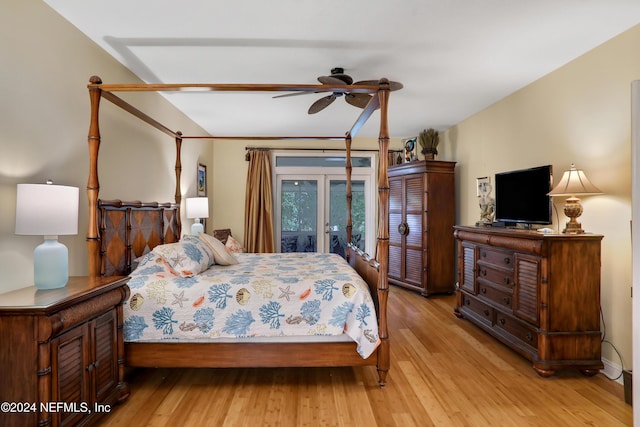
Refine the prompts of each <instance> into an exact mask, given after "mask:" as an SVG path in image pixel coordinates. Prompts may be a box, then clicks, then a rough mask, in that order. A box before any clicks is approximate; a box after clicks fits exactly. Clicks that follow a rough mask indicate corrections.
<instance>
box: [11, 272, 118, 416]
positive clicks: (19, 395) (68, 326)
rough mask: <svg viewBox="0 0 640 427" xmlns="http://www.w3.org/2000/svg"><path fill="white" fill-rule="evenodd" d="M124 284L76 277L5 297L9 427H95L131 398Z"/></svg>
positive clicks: (113, 280) (102, 278)
mask: <svg viewBox="0 0 640 427" xmlns="http://www.w3.org/2000/svg"><path fill="white" fill-rule="evenodd" d="M127 280H128V278H126V277H98V278H87V277H70V278H69V283H68V284H67V286H66V287H64V288H60V289H52V290H37V289H36V288H35V287H29V288H23V289H18V290H15V291H12V292H8V293H4V294H0V343H1V344H0V381H2V386H1V387H0V402H9V404H10V405H11V406H9V407H6V404H4V405H5V407H3V410H2V413H0V419H1V420H2V425H3V426H36V425H51V426H66V425H69V426H70V425H74V426H76V425H92V424H94V423H95V420H96V419H97V418H98V417H100V416H102V415H105V414H106V413H107V412H108V411H109V410H110V409H111V407H112V406H113V405H114V404H115V403H117V402H120V401H123V400H124V399H126V398H127V397H128V396H129V387H128V385H127V384H126V383H125V382H124V341H123V330H122V322H123V317H122V303H123V301H125V300H126V299H127V298H128V296H129V287H128V286H127Z"/></svg>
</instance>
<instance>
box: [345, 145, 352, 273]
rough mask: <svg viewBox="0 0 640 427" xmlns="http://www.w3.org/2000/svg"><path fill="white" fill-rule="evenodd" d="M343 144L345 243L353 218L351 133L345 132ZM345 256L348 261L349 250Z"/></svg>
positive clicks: (349, 239) (348, 241) (348, 240)
mask: <svg viewBox="0 0 640 427" xmlns="http://www.w3.org/2000/svg"><path fill="white" fill-rule="evenodd" d="M345 145H346V150H347V158H346V166H345V169H346V172H347V188H346V192H347V229H346V232H347V245H348V244H349V243H351V235H352V231H353V220H352V213H351V209H352V200H353V198H352V197H353V196H352V193H351V170H352V167H351V134H347V136H346V138H345ZM346 257H347V261H349V251H347V252H346Z"/></svg>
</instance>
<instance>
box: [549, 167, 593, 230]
mask: <svg viewBox="0 0 640 427" xmlns="http://www.w3.org/2000/svg"><path fill="white" fill-rule="evenodd" d="M597 194H603V193H602V191H600V190H599V189H598V187H596V186H595V185H593V184H592V183H591V181H589V179H587V176H586V175H585V173H584V171H583V170H582V169H576V166H575V165H574V164H573V163H571V169H569V170H568V171H565V172H564V174H563V175H562V179H561V180H560V182H559V183H558V185H556V186H555V188H554V189H553V190H551V192H549V195H550V196H569V198H568V199H567V200H566V201H565V205H564V214H565V215H566V216H567V217H568V218H569V221H567V224H566V226H565V229H564V230H562V232H563V233H565V234H582V233H584V230H583V229H582V225H581V224H580V223H579V222H578V221H577V220H576V218H578V217H579V216H580V215H582V204H580V199H579V198H577V197H576V196H577V195H579V196H593V195H597Z"/></svg>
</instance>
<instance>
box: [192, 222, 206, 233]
mask: <svg viewBox="0 0 640 427" xmlns="http://www.w3.org/2000/svg"><path fill="white" fill-rule="evenodd" d="M198 233H204V226H203V225H202V224H201V223H199V222H194V223H193V224H192V225H191V234H192V235H194V236H197V235H198Z"/></svg>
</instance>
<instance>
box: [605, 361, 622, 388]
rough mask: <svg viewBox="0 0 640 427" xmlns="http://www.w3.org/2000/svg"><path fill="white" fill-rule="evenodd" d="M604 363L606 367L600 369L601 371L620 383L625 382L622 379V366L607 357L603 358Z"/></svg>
mask: <svg viewBox="0 0 640 427" xmlns="http://www.w3.org/2000/svg"><path fill="white" fill-rule="evenodd" d="M602 364H603V365H604V369H602V370H600V373H602V374H604V375H605V376H607V377H608V378H610V379H611V380H613V381H615V382H617V383H619V384H624V381H623V379H622V366H620V365H619V364H618V363H615V362H612V361H611V360H607V359H602Z"/></svg>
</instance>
